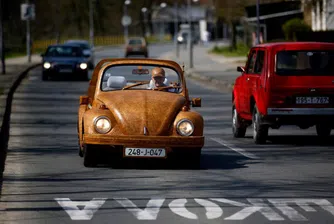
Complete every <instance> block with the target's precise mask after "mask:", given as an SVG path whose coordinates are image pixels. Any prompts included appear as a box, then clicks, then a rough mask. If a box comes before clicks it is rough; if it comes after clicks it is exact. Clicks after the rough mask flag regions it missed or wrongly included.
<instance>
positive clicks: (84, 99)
mask: <svg viewBox="0 0 334 224" xmlns="http://www.w3.org/2000/svg"><path fill="white" fill-rule="evenodd" d="M88 104H89V97H88V96H80V105H88Z"/></svg>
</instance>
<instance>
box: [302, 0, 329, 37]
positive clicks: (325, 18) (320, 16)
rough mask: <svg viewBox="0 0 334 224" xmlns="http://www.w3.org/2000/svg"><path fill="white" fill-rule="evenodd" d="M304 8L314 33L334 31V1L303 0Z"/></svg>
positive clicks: (307, 20)
mask: <svg viewBox="0 0 334 224" xmlns="http://www.w3.org/2000/svg"><path fill="white" fill-rule="evenodd" d="M302 7H303V11H304V17H305V22H306V23H307V24H308V25H309V26H311V27H312V30H313V31H328V30H334V0H302Z"/></svg>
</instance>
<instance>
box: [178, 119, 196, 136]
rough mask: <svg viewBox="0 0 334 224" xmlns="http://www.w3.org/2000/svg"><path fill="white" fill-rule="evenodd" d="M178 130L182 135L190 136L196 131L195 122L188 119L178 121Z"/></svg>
mask: <svg viewBox="0 0 334 224" xmlns="http://www.w3.org/2000/svg"><path fill="white" fill-rule="evenodd" d="M176 130H177V132H178V133H179V134H180V135H183V136H190V135H191V134H192V133H193V132H194V124H193V123H192V122H191V121H190V120H188V119H182V120H180V121H179V122H177V125H176Z"/></svg>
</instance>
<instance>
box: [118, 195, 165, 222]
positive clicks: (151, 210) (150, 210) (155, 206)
mask: <svg viewBox="0 0 334 224" xmlns="http://www.w3.org/2000/svg"><path fill="white" fill-rule="evenodd" d="M114 199H115V200H116V201H117V202H118V203H120V204H121V205H122V206H123V207H124V208H126V209H127V210H128V211H129V212H131V213H132V214H133V215H134V216H135V217H136V218H137V219H138V220H156V219H157V216H158V213H159V211H160V208H161V206H162V204H163V203H164V201H165V199H162V198H155V199H151V200H150V201H149V202H148V203H147V205H146V208H145V209H144V210H143V209H140V208H138V207H137V206H136V205H135V204H134V203H133V202H132V201H130V200H129V199H127V198H114Z"/></svg>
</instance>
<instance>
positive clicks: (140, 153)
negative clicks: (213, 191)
mask: <svg viewBox="0 0 334 224" xmlns="http://www.w3.org/2000/svg"><path fill="white" fill-rule="evenodd" d="M190 106H193V107H200V106H201V98H193V99H191V100H190V99H189V94H188V89H187V86H186V81H185V77H184V71H183V69H182V68H181V67H180V66H179V65H178V64H177V63H176V62H174V61H169V60H157V59H105V60H102V61H100V62H99V64H98V65H97V66H96V67H95V69H94V72H93V76H92V79H91V81H90V85H89V89H88V93H87V96H80V106H79V111H78V137H79V155H80V156H81V157H84V166H86V167H94V166H96V165H98V162H99V160H98V159H99V155H100V150H107V152H108V155H110V158H111V159H112V160H113V159H116V160H117V161H122V160H124V159H125V160H126V159H128V158H137V159H140V158H150V159H169V158H183V160H182V161H183V162H185V163H188V162H191V164H196V166H198V165H199V162H200V155H201V149H202V147H203V145H204V136H203V118H202V116H201V115H200V114H199V113H197V112H194V111H191V110H190Z"/></svg>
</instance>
